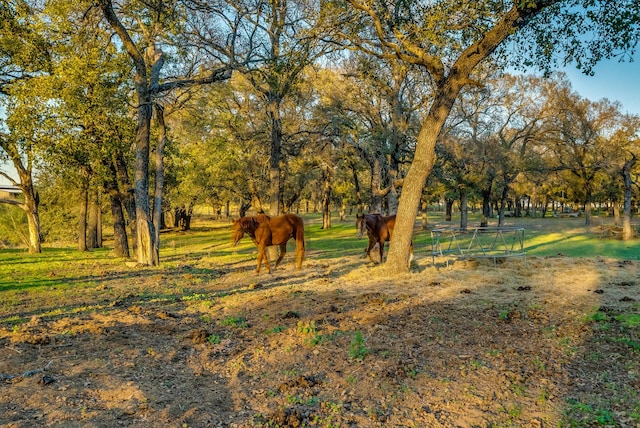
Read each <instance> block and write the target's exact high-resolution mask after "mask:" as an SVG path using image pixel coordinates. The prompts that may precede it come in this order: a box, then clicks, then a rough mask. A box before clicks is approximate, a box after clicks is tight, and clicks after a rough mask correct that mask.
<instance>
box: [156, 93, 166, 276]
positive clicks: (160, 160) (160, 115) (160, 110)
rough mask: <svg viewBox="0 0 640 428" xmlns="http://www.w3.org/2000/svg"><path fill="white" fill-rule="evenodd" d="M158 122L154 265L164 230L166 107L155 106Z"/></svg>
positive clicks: (158, 256) (157, 259)
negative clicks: (161, 233)
mask: <svg viewBox="0 0 640 428" xmlns="http://www.w3.org/2000/svg"><path fill="white" fill-rule="evenodd" d="M155 108H156V121H157V122H158V128H159V130H160V135H159V136H158V144H157V146H156V153H155V155H156V168H155V189H154V192H153V226H154V237H153V257H154V259H155V260H156V262H155V263H154V264H158V263H159V262H160V230H161V229H162V192H163V189H164V148H165V147H166V145H167V127H166V125H165V123H164V107H162V106H161V105H160V104H156V105H155Z"/></svg>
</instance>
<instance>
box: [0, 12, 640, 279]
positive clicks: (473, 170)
mask: <svg viewBox="0 0 640 428" xmlns="http://www.w3.org/2000/svg"><path fill="white" fill-rule="evenodd" d="M639 16H640V6H639V5H638V3H637V2H634V1H632V0H625V1H613V0H602V1H590V0H585V1H577V0H572V1H568V0H565V1H511V2H509V1H506V2H505V1H484V2H437V1H436V2H433V1H399V2H385V1H377V0H371V1H363V2H360V1H357V0H344V1H312V0H309V1H304V0H302V1H286V0H270V1H260V0H254V1H248V0H247V1H244V0H219V1H201V0H171V1H161V0H154V1H139V0H122V1H112V0H95V1H77V2H68V1H63V0H51V1H45V0H42V1H35V0H32V1H24V0H2V2H1V3H0V18H1V19H0V22H1V23H0V105H1V109H2V115H1V116H0V161H3V162H4V165H6V166H7V167H6V168H5V167H1V168H0V175H2V176H3V177H5V178H6V179H8V180H9V181H10V182H11V183H12V184H13V185H14V186H16V187H17V188H18V189H20V191H21V195H20V196H18V197H15V196H11V195H7V196H5V197H1V196H0V221H1V222H2V230H5V231H10V232H9V233H7V232H5V234H4V235H3V236H2V239H3V242H5V244H7V245H15V244H19V243H22V244H24V245H25V246H27V247H28V248H29V251H30V252H33V253H37V252H40V251H41V243H42V242H43V240H45V241H46V240H56V239H59V238H61V237H62V238H68V237H69V236H73V237H74V238H75V239H77V241H78V248H79V249H80V250H86V249H88V248H91V247H95V246H99V245H101V233H102V230H103V224H105V225H108V227H109V228H113V234H114V237H115V254H116V255H117V256H124V257H129V256H131V252H132V249H130V248H129V237H135V239H133V243H134V248H135V255H134V257H135V258H136V259H137V261H138V262H139V263H142V264H148V265H154V264H157V263H158V262H159V248H160V238H159V233H160V230H161V229H162V228H163V227H166V226H170V227H183V228H188V227H189V219H190V216H191V214H192V212H193V208H194V206H195V205H196V204H198V205H206V206H209V207H211V210H212V212H213V213H215V214H216V215H218V214H219V215H220V216H224V217H227V216H234V217H238V216H242V215H244V214H246V213H247V212H265V213H267V214H270V215H278V214H281V213H284V212H291V211H293V212H299V211H303V212H304V211H307V210H321V211H322V212H323V213H324V214H325V215H324V221H323V227H324V228H330V227H331V210H333V211H334V212H335V211H336V210H338V211H339V213H340V214H339V215H340V216H344V215H346V214H347V213H351V212H354V211H358V212H360V211H371V212H385V213H396V212H397V213H398V224H397V228H396V235H395V236H394V240H393V241H392V243H391V250H390V253H389V258H390V260H391V261H392V263H389V265H390V266H396V267H397V268H398V269H402V266H405V264H404V263H397V261H398V260H404V259H406V256H407V254H408V247H409V245H408V244H409V242H410V239H411V233H412V231H413V227H414V224H415V219H416V214H417V213H418V210H419V209H424V208H425V207H426V206H427V205H428V204H430V203H434V202H442V203H444V204H445V205H446V207H447V209H448V210H450V209H451V207H452V206H453V203H454V201H456V202H457V203H458V207H459V209H460V210H461V213H462V216H461V224H460V226H461V227H465V226H466V212H467V208H468V207H469V205H470V204H473V205H475V206H481V207H482V210H483V214H484V216H485V218H487V219H489V218H493V217H495V218H497V222H498V224H502V222H503V221H504V216H505V215H530V216H544V215H554V214H555V215H558V214H562V213H563V212H565V211H570V212H572V213H574V212H579V213H580V214H582V213H584V215H585V221H586V224H590V222H591V208H592V207H593V206H594V204H598V205H599V206H600V207H606V208H607V209H610V211H611V213H612V215H615V216H616V219H617V220H618V221H619V223H620V224H621V226H622V227H623V229H624V239H632V238H633V233H634V231H633V228H632V223H631V215H632V213H633V211H634V210H637V197H638V187H637V166H636V159H637V155H638V151H639V130H640V118H639V117H638V116H636V115H629V114H624V113H623V112H622V111H621V110H622V109H621V106H620V105H619V104H617V103H615V102H610V101H608V100H606V99H603V100H599V101H592V100H588V99H585V98H583V97H582V96H580V94H578V93H576V92H575V91H573V90H572V88H571V84H570V82H569V81H568V79H567V78H566V76H565V75H563V74H562V73H554V72H553V70H555V69H557V67H558V66H564V65H573V66H577V67H578V68H579V69H581V70H583V71H584V72H586V73H590V72H591V71H592V67H593V66H594V65H595V64H596V63H597V62H598V61H600V60H602V59H610V58H618V59H620V60H623V61H624V60H625V59H629V58H630V55H631V54H632V53H633V52H634V50H635V48H636V46H637V42H638V37H639V35H640V28H639V24H638V22H639ZM519 67H520V68H523V67H536V68H537V69H539V70H541V72H542V73H541V74H540V76H542V77H539V76H532V75H522V74H517V73H515V71H517V70H518V69H519ZM506 69H510V70H513V71H514V73H512V74H509V73H505V71H504V70H506ZM16 207H17V208H18V209H19V211H16ZM169 213H170V214H171V215H170V216H169V215H167V214H169ZM449 213H450V211H449ZM167 221H169V223H168V224H167ZM23 224H27V226H28V227H26V228H25V227H24V226H21V225H23ZM23 230H24V231H23Z"/></svg>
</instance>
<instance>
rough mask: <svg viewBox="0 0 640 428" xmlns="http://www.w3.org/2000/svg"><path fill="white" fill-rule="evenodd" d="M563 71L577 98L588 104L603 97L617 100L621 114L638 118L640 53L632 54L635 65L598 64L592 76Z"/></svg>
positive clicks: (610, 62) (639, 103)
mask: <svg viewBox="0 0 640 428" xmlns="http://www.w3.org/2000/svg"><path fill="white" fill-rule="evenodd" d="M564 71H565V72H566V73H567V76H569V79H570V80H571V83H572V86H573V89H574V90H575V91H576V92H577V93H578V94H580V96H582V97H584V98H588V99H590V100H591V101H598V100H600V99H602V98H607V99H608V100H609V101H619V102H620V103H622V112H623V113H632V114H637V115H640V54H636V55H635V62H628V61H627V62H618V61H617V60H610V61H605V62H602V63H599V64H597V65H596V67H595V68H594V71H595V75H594V76H586V75H584V74H582V73H581V72H580V71H578V70H576V69H575V68H566V69H565V70H564Z"/></svg>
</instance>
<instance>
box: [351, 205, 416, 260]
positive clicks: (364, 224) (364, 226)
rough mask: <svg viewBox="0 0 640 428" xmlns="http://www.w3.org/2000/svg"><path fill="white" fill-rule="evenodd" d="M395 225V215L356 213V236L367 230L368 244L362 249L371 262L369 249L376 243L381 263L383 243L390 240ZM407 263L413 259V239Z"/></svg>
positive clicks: (359, 236)
mask: <svg viewBox="0 0 640 428" xmlns="http://www.w3.org/2000/svg"><path fill="white" fill-rule="evenodd" d="M395 225H396V216H395V214H394V215H390V216H383V215H382V214H356V229H357V231H358V238H361V237H362V236H363V235H364V232H365V231H366V232H367V236H368V237H369V245H368V246H367V248H366V249H365V250H364V252H365V253H367V256H369V259H370V260H371V261H372V262H373V261H374V260H373V258H372V257H371V250H372V249H373V247H375V245H376V244H378V247H379V248H380V263H382V256H383V255H384V243H385V242H387V241H390V240H391V236H392V235H393V229H394V227H395ZM410 253H411V255H410V257H409V263H411V260H413V241H412V242H411V247H410Z"/></svg>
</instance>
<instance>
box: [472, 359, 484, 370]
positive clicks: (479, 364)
mask: <svg viewBox="0 0 640 428" xmlns="http://www.w3.org/2000/svg"><path fill="white" fill-rule="evenodd" d="M486 365H487V364H486V363H485V362H484V361H480V360H475V359H474V360H471V361H469V367H470V368H471V369H472V370H478V369H479V368H481V367H485V366H486Z"/></svg>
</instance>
